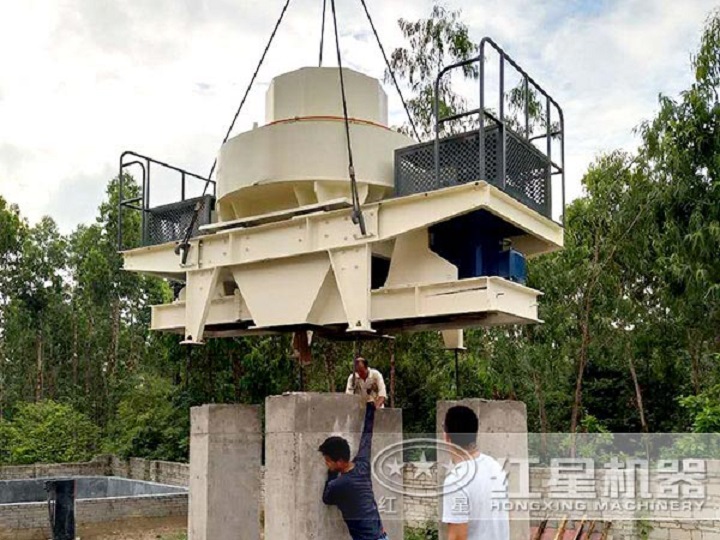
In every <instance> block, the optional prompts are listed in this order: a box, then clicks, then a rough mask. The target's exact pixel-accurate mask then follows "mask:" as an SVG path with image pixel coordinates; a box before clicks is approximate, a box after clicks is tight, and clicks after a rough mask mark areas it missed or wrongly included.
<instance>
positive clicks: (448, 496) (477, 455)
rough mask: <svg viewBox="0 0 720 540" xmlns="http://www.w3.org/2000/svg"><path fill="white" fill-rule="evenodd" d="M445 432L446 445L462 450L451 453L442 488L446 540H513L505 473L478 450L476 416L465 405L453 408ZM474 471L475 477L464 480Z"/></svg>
mask: <svg viewBox="0 0 720 540" xmlns="http://www.w3.org/2000/svg"><path fill="white" fill-rule="evenodd" d="M443 432H444V433H443V435H444V439H445V442H446V443H450V444H452V445H455V446H459V447H460V448H461V449H462V451H456V452H452V461H453V468H452V469H450V470H449V472H448V474H447V476H446V477H445V483H444V486H443V493H444V496H443V505H442V522H443V523H445V524H447V539H448V540H510V523H509V520H508V513H507V506H506V505H505V504H504V503H505V502H506V501H507V485H506V481H505V472H504V471H503V468H502V466H501V465H500V463H498V462H497V461H495V459H493V458H492V457H490V456H488V455H486V454H483V453H481V452H480V450H478V449H477V446H476V444H477V434H478V417H477V415H476V414H475V413H474V412H473V410H472V409H470V408H468V407H464V406H462V405H459V406H455V407H451V408H450V409H448V412H447V414H446V415H445V422H443ZM471 461H474V463H470V462H471ZM472 468H474V471H475V474H474V475H472V476H471V478H470V480H469V481H467V480H464V479H465V478H467V477H468V476H469V475H468V472H469V471H470V470H472Z"/></svg>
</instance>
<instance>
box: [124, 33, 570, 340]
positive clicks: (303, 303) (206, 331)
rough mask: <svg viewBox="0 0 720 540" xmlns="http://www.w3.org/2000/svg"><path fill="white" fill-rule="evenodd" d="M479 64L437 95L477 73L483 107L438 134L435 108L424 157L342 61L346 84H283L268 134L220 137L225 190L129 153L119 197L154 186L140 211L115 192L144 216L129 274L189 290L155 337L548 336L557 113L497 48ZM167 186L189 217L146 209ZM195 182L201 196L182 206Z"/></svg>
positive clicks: (340, 75) (559, 128) (559, 132)
mask: <svg viewBox="0 0 720 540" xmlns="http://www.w3.org/2000/svg"><path fill="white" fill-rule="evenodd" d="M371 23H372V20H371ZM336 28H337V25H336ZM276 29H277V26H276ZM336 40H337V32H336ZM479 49H480V54H479V55H478V57H476V58H473V59H470V60H467V61H465V62H460V63H457V64H453V65H450V66H447V67H445V68H444V69H443V70H442V71H441V72H440V74H439V76H438V83H437V84H436V89H438V88H439V87H440V82H441V81H442V80H443V78H444V77H450V76H452V73H453V72H455V71H456V70H460V69H463V68H465V67H467V66H469V65H472V66H474V67H475V68H476V69H477V70H478V73H479V77H478V83H479V106H478V107H477V108H475V109H471V110H467V111H460V112H456V113H453V114H451V115H448V116H445V117H443V116H441V114H440V113H439V111H440V110H441V99H442V96H441V95H440V92H439V91H436V95H435V111H436V115H435V137H434V138H433V139H432V140H430V141H427V142H418V141H416V140H413V139H412V138H410V137H409V136H407V135H404V134H402V133H400V132H398V131H395V130H393V129H391V128H390V127H388V106H387V96H386V94H385V92H384V90H383V89H382V86H381V85H380V82H379V81H377V80H376V79H373V78H371V77H368V76H366V75H364V74H362V73H358V72H356V71H353V70H350V69H346V68H343V67H342V62H341V58H340V54H339V47H338V63H339V65H340V67H339V68H327V67H307V68H302V69H299V70H297V71H293V72H290V73H285V74H281V75H279V76H277V77H275V78H274V79H273V80H272V84H271V85H270V87H269V88H268V90H267V94H266V117H265V124H264V125H262V126H259V127H255V128H253V129H252V130H250V131H247V132H245V133H241V134H239V135H236V136H234V137H232V138H228V137H226V141H225V142H224V144H223V145H222V146H221V148H220V151H219V157H218V160H217V164H218V166H217V175H216V178H214V179H213V178H211V177H203V176H201V175H196V174H192V173H189V172H187V171H184V170H182V169H180V168H176V167H173V166H171V165H168V164H166V163H163V162H159V161H157V160H154V159H151V158H149V157H146V156H143V155H140V154H137V153H134V152H125V153H123V155H122V157H121V159H120V179H121V182H122V178H123V173H125V172H128V171H129V170H132V168H133V167H135V168H137V169H139V170H140V171H141V176H142V190H141V193H140V195H139V196H137V197H132V198H124V196H123V195H122V184H121V199H120V215H121V217H122V215H123V214H125V213H127V212H132V211H137V212H140V213H141V215H142V245H139V246H127V245H125V244H126V242H125V241H124V239H123V232H122V226H121V227H120V239H119V242H120V248H121V250H122V252H123V258H124V265H125V269H126V270H128V271H131V272H140V273H143V274H151V275H155V276H160V277H163V278H167V279H170V280H173V281H174V282H179V283H182V284H183V285H182V288H181V289H180V290H179V294H178V295H177V298H176V299H175V300H174V301H173V302H171V303H169V304H165V305H158V306H153V308H152V329H153V330H158V331H164V332H173V333H177V334H179V335H181V336H182V337H183V341H184V343H188V344H200V343H202V342H203V340H204V339H205V338H207V337H224V336H240V335H249V334H270V333H279V332H302V331H305V330H313V331H316V332H319V333H320V334H323V335H330V336H336V337H344V336H348V335H350V336H353V337H358V336H365V335H371V334H374V333H382V334H391V333H393V332H397V331H400V330H410V331H414V330H427V329H437V330H442V331H443V332H444V337H445V339H446V345H447V346H448V347H449V348H459V347H461V346H462V333H461V330H462V329H463V328H467V327H473V326H487V325H498V324H516V323H534V322H538V301H539V297H540V295H541V292H540V291H537V290H534V289H531V288H529V287H527V286H526V285H525V280H526V270H525V264H526V259H527V258H529V257H534V256H538V255H541V254H543V253H548V252H552V251H554V250H557V249H560V248H561V247H562V245H563V226H562V223H561V222H560V221H559V220H557V219H553V217H554V213H556V210H557V209H558V206H559V210H560V212H559V213H561V212H562V208H563V206H564V122H563V116H562V110H561V109H560V107H559V105H558V104H557V103H556V102H555V101H554V100H553V99H552V98H551V97H550V96H549V95H548V94H547V93H546V92H545V91H544V90H543V89H542V88H541V87H540V85H539V84H537V83H536V82H535V80H534V79H533V78H532V77H530V76H529V75H528V74H527V73H526V72H525V71H524V70H523V69H522V68H520V66H519V65H518V64H517V63H516V62H515V61H514V60H513V59H512V58H510V57H509V56H508V55H507V54H506V53H505V52H504V51H503V50H502V49H501V48H500V47H499V46H497V44H495V43H494V42H493V41H492V40H491V39H489V38H485V39H483V40H482V42H481V44H480V48H479ZM266 51H267V48H266ZM383 52H384V51H383ZM490 53H492V54H493V55H494V57H495V58H496V59H497V63H494V64H493V69H492V78H493V79H494V82H493V84H492V85H490V83H489V82H488V80H489V79H490V78H491V77H490V69H489V68H488V58H489V55H490ZM510 71H512V73H513V76H514V77H515V79H514V80H515V81H516V82H517V84H515V85H514V86H513V87H509V83H508V82H507V81H508V80H509V75H508V73H509V72H510ZM256 73H257V71H256ZM490 93H493V94H494V95H496V96H498V100H497V103H498V105H497V106H496V107H491V106H490V105H489V104H488V100H489V97H488V96H489V95H490ZM511 96H514V98H515V101H514V103H515V105H516V107H515V109H514V111H515V114H514V115H512V117H511V115H510V114H508V108H507V103H508V100H509V99H510V98H511ZM518 96H519V98H520V99H519V100H518V99H517V98H518ZM518 103H519V104H520V105H519V106H518ZM538 104H539V108H538ZM531 105H534V106H532V107H531ZM538 110H541V111H542V112H541V113H538ZM458 125H462V126H463V128H462V129H457V126H458ZM468 126H469V127H468ZM538 126H539V127H540V133H539V134H537V133H535V131H537V127H538ZM228 134H229V132H228ZM553 148H556V150H555V156H553ZM348 165H349V166H348ZM156 169H165V170H169V171H172V172H174V173H175V174H176V175H177V177H178V185H179V187H180V197H179V200H177V201H175V202H172V203H171V204H163V205H155V206H153V205H151V204H150V195H149V194H150V189H151V170H156ZM210 176H212V173H211V175H210ZM191 182H196V183H197V182H202V185H203V186H204V190H203V195H202V196H200V197H186V193H187V189H186V186H187V185H188V184H189V183H191ZM558 183H559V186H558V185H557V184H558ZM559 213H558V214H559ZM128 248H129V249H128Z"/></svg>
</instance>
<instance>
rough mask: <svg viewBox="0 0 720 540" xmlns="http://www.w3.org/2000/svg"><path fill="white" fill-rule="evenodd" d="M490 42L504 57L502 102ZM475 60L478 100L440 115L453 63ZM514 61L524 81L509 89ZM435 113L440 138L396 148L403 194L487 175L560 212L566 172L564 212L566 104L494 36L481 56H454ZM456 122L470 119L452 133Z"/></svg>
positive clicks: (547, 210) (535, 204) (545, 210)
mask: <svg viewBox="0 0 720 540" xmlns="http://www.w3.org/2000/svg"><path fill="white" fill-rule="evenodd" d="M488 48H492V49H493V50H494V51H495V52H496V53H497V54H498V57H499V63H498V65H497V79H498V84H497V94H498V107H497V110H493V109H492V108H491V107H489V106H488V103H487V101H488V93H489V92H488V87H487V85H486V78H487V77H486V75H487V72H488V69H487V66H486V58H487V55H486V53H487V52H488ZM471 67H475V69H476V73H477V74H478V79H479V91H480V92H479V105H478V107H477V108H476V109H471V110H467V111H463V112H453V113H452V114H447V115H445V116H441V113H440V111H441V99H442V95H441V94H442V92H441V83H442V82H443V78H444V77H447V76H448V75H449V74H450V73H452V72H453V71H454V70H457V69H461V68H462V69H464V70H466V71H467V69H468V68H471ZM509 68H511V69H513V70H515V72H514V73H513V75H514V77H515V78H516V79H518V84H517V85H515V86H514V87H512V88H511V89H510V90H508V88H507V86H506V74H507V73H506V71H507V70H508V69H509ZM508 101H509V102H510V104H512V105H513V109H515V111H514V113H515V114H512V115H509V114H508V111H507V108H508V107H509V106H510V105H509V104H508V103H506V102H508ZM517 109H519V114H518V110H517ZM543 109H544V110H543ZM434 114H435V138H434V141H433V142H432V143H425V144H419V145H414V146H411V147H407V148H402V149H399V150H398V151H397V152H396V178H395V183H396V194H397V195H406V194H409V193H416V192H419V191H429V190H432V189H441V188H444V187H448V186H451V185H456V184H461V183H466V182H470V181H476V180H486V181H488V182H490V183H492V184H494V185H496V186H497V187H499V188H500V189H502V190H503V191H505V192H506V193H508V194H509V195H511V196H513V197H514V198H516V199H517V200H520V201H521V202H523V203H524V204H526V205H527V206H529V207H530V208H532V209H534V210H536V211H538V212H539V213H541V214H543V215H544V216H546V217H548V218H550V219H554V216H553V177H554V176H556V175H559V176H560V179H561V186H560V196H561V209H560V213H561V215H563V214H564V208H565V122H564V117H563V112H562V109H561V107H560V106H559V105H558V103H557V102H556V101H555V100H554V99H553V98H552V97H551V96H550V95H549V94H548V93H547V92H546V91H545V90H544V89H543V88H542V87H541V86H540V85H539V84H538V83H537V82H536V81H535V80H534V79H533V78H532V77H531V76H530V75H529V74H528V73H527V72H526V71H525V70H524V69H523V68H521V67H520V66H519V65H518V64H517V62H515V60H513V59H512V58H511V57H510V56H509V55H508V54H507V53H505V51H503V50H502V49H501V48H500V47H499V46H498V45H497V44H496V43H495V42H494V41H493V40H492V39H490V38H487V37H486V38H483V39H482V41H481V42H480V46H479V55H478V56H477V57H475V58H471V59H468V60H465V61H461V62H457V63H454V64H452V65H449V66H447V67H445V68H443V69H442V70H441V71H440V73H439V74H438V77H437V79H436V81H435V99H434ZM473 117H476V118H477V128H476V129H472V128H470V129H468V128H467V124H468V119H471V118H473ZM452 122H463V129H462V130H461V131H462V132H461V133H457V134H454V135H449V136H447V135H446V134H445V133H444V131H447V130H446V129H445V128H446V127H447V125H448V124H450V123H452ZM536 124H539V125H540V127H541V128H543V130H542V132H541V133H539V134H535V126H536ZM554 144H558V145H559V157H558V158H557V159H555V160H554V159H553V145H554ZM431 164H432V165H431ZM555 221H558V220H555ZM558 222H559V221H558ZM559 223H560V224H562V223H561V222H559Z"/></svg>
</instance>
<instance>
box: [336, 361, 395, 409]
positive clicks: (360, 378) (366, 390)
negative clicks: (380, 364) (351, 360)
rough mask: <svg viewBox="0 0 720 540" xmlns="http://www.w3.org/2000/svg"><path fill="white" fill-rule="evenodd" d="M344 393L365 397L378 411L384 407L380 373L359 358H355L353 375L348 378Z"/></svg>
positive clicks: (384, 398) (383, 392) (383, 382)
mask: <svg viewBox="0 0 720 540" xmlns="http://www.w3.org/2000/svg"><path fill="white" fill-rule="evenodd" d="M345 393H346V394H359V395H362V396H365V398H366V399H367V400H368V401H369V402H370V401H372V402H373V403H375V406H376V407H377V408H378V409H380V408H382V407H384V406H385V400H386V399H387V390H385V379H383V376H382V373H380V372H379V371H378V370H377V369H372V368H371V367H370V366H369V364H368V361H367V360H366V359H365V358H363V357H361V356H358V357H357V358H355V373H354V375H353V374H351V375H350V376H349V377H348V380H347V386H346V387H345Z"/></svg>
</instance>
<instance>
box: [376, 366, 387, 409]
mask: <svg viewBox="0 0 720 540" xmlns="http://www.w3.org/2000/svg"><path fill="white" fill-rule="evenodd" d="M377 379H378V380H377V385H378V397H377V400H376V401H375V405H376V406H377V407H378V408H380V407H384V406H385V401H387V389H386V388H385V379H383V376H382V373H380V372H379V371H378V372H377Z"/></svg>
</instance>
